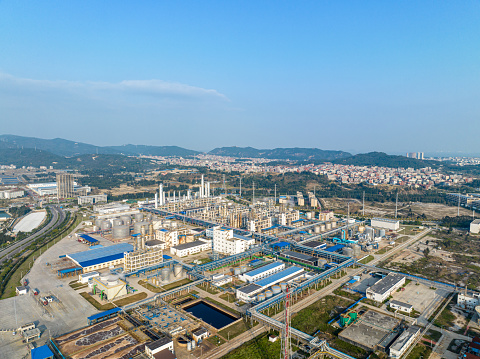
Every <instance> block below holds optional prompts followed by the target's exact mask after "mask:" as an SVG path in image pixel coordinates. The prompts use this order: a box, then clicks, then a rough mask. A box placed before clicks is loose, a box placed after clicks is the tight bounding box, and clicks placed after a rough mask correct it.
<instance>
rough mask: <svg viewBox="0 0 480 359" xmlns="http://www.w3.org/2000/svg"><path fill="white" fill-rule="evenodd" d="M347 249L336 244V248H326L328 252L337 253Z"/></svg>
mask: <svg viewBox="0 0 480 359" xmlns="http://www.w3.org/2000/svg"><path fill="white" fill-rule="evenodd" d="M343 247H345V246H344V245H343V244H335V245H334V246H331V247H328V248H325V250H326V251H327V252H336V251H339V250H340V249H342V248H343Z"/></svg>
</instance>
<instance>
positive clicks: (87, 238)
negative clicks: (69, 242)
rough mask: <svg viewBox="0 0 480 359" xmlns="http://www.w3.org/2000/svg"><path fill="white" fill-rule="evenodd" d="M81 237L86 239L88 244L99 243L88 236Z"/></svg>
mask: <svg viewBox="0 0 480 359" xmlns="http://www.w3.org/2000/svg"><path fill="white" fill-rule="evenodd" d="M80 237H81V238H83V239H85V240H86V241H87V242H90V243H97V242H98V240H96V239H95V238H93V237H90V236H89V235H88V234H81V235H80Z"/></svg>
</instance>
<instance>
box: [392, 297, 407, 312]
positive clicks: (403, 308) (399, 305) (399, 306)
mask: <svg viewBox="0 0 480 359" xmlns="http://www.w3.org/2000/svg"><path fill="white" fill-rule="evenodd" d="M389 306H390V308H392V309H395V310H399V311H400V312H405V313H411V312H412V310H413V305H411V304H407V303H403V302H400V301H398V300H393V299H392V300H391V301H390V303H389Z"/></svg>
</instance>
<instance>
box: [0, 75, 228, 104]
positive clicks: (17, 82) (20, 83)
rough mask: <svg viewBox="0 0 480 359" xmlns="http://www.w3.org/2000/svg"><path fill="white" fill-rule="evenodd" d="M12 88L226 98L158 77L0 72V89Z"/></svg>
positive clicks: (189, 97)
mask: <svg viewBox="0 0 480 359" xmlns="http://www.w3.org/2000/svg"><path fill="white" fill-rule="evenodd" d="M9 89H10V90H15V91H18V90H20V91H22V90H24V91H28V92H31V91H49V90H51V91H64V92H76V93H78V92H84V93H85V92H87V93H96V92H99V93H102V94H104V95H105V94H107V95H108V93H110V94H111V95H118V94H124V95H129V94H134V95H140V96H141V95H143V96H145V95H146V96H154V97H158V98H176V99H185V100H188V99H196V100H201V99H218V100H224V101H228V98H227V97H226V96H225V95H223V94H221V93H219V92H218V91H216V90H212V89H204V88H201V87H195V86H190V85H185V84H181V83H175V82H167V81H162V80H124V81H121V82H116V83H113V82H98V81H88V82H80V81H64V80H58V81H51V80H35V79H27V78H19V77H15V76H12V75H9V74H5V73H0V90H3V91H6V92H8V91H9Z"/></svg>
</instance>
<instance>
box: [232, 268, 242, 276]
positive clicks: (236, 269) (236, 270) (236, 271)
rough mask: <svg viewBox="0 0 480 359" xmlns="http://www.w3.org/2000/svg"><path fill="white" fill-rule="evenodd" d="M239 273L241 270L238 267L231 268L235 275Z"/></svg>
mask: <svg viewBox="0 0 480 359" xmlns="http://www.w3.org/2000/svg"><path fill="white" fill-rule="evenodd" d="M240 273H241V270H240V268H234V270H233V274H235V275H239V274H240Z"/></svg>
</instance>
